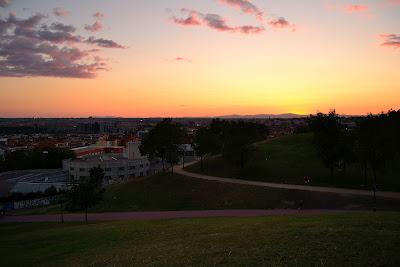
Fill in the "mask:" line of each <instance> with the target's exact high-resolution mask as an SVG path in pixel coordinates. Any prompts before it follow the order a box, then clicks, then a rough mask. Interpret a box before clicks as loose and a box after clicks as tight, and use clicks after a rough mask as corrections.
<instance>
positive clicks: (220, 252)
mask: <svg viewBox="0 0 400 267" xmlns="http://www.w3.org/2000/svg"><path fill="white" fill-rule="evenodd" d="M0 236H1V243H0V255H2V256H1V266H141V267H145V266H399V265H400V253H399V247H400V213H376V214H373V213H358V214H340V215H338V214H336V215H323V216H299V217H290V216H277V217H264V218H206V219H179V220H164V221H150V222H118V223H97V224H89V225H83V224H64V225H62V224H47V223H46V224H2V225H0Z"/></svg>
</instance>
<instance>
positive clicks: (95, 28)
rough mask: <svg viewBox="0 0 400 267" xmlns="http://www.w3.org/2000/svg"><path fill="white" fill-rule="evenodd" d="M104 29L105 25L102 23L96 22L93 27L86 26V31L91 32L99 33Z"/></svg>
mask: <svg viewBox="0 0 400 267" xmlns="http://www.w3.org/2000/svg"><path fill="white" fill-rule="evenodd" d="M102 29H103V24H101V22H99V21H96V22H94V23H93V24H91V25H86V26H85V30H87V31H90V32H99V31H101V30H102Z"/></svg>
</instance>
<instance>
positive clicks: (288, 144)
mask: <svg viewBox="0 0 400 267" xmlns="http://www.w3.org/2000/svg"><path fill="white" fill-rule="evenodd" d="M312 141H313V137H312V134H297V135H291V136H285V137H281V138H276V139H271V140H268V141H265V142H260V143H257V144H254V145H253V151H252V152H250V153H249V155H248V160H247V163H246V166H245V168H244V169H243V170H240V169H238V168H237V167H235V166H232V165H231V164H229V163H227V162H225V161H224V160H223V159H222V158H221V157H215V158H211V159H208V160H207V161H206V162H205V164H204V166H205V170H204V173H206V174H209V175H214V176H221V177H234V178H241V179H248V180H259V181H269V182H278V183H292V184H304V177H305V176H308V177H311V179H312V183H311V184H312V185H322V186H329V185H330V184H329V180H330V179H329V177H330V173H329V169H327V168H325V167H324V165H323V164H322V162H321V160H320V159H319V158H318V155H317V152H316V150H315V148H314V146H313V143H312ZM397 163H398V164H397ZM396 165H397V166H396ZM187 170H188V171H192V172H198V173H201V172H202V171H201V168H200V164H195V165H192V166H189V167H188V168H187ZM335 176H336V178H335V186H338V187H353V188H364V189H365V188H371V185H372V175H371V173H370V172H369V173H368V179H367V181H364V176H363V171H362V168H360V166H359V165H358V164H353V165H351V166H349V167H348V168H347V169H346V171H344V170H341V171H337V172H336V173H335ZM378 179H379V187H380V188H381V189H384V190H390V191H400V162H396V163H394V164H392V165H391V166H389V168H388V169H387V172H386V173H379V177H378Z"/></svg>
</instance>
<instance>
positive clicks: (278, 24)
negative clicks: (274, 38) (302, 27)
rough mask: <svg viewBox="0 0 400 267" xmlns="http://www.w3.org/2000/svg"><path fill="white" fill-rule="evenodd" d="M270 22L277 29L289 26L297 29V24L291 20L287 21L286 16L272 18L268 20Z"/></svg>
mask: <svg viewBox="0 0 400 267" xmlns="http://www.w3.org/2000/svg"><path fill="white" fill-rule="evenodd" d="M268 24H269V25H270V26H271V27H273V28H276V29H285V28H289V29H292V30H293V31H295V30H296V25H294V24H292V23H290V22H289V21H287V20H286V19H285V18H282V17H280V18H277V19H273V20H270V21H269V22H268Z"/></svg>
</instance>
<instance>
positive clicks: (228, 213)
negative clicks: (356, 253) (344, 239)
mask: <svg viewBox="0 0 400 267" xmlns="http://www.w3.org/2000/svg"><path fill="white" fill-rule="evenodd" d="M347 212H349V211H343V210H205V211H154V212H115V213H89V214H88V221H89V222H105V221H149V220H165V219H181V218H210V217H262V216H283V215H290V216H302V215H320V214H332V213H336V214H337V213H347ZM352 212H354V211H352ZM64 221H65V222H84V221H85V214H64ZM30 222H61V215H28V216H3V217H0V223H30Z"/></svg>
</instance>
